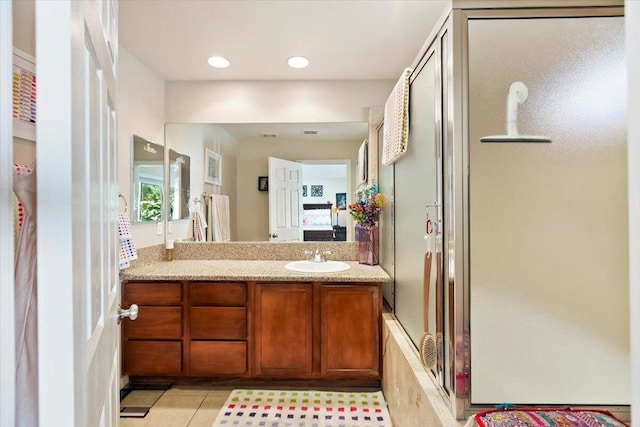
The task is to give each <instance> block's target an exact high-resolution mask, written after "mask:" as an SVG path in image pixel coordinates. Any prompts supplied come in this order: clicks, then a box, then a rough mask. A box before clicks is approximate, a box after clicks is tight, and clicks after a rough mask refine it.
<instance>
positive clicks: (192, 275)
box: [120, 260, 391, 283]
mask: <svg viewBox="0 0 640 427" xmlns="http://www.w3.org/2000/svg"><path fill="white" fill-rule="evenodd" d="M286 262H287V261H239V260H207V261H200V260H177V261H172V262H151V263H146V264H144V265H142V266H139V267H134V268H132V269H131V270H129V271H127V270H123V271H121V273H120V279H121V280H122V281H161V280H166V281H182V280H188V281H211V282H220V281H248V282H325V283H327V282H328V283H358V282H359V283H384V282H390V281H391V277H390V276H389V275H388V274H387V273H386V272H385V271H384V269H382V267H380V266H379V265H375V266H370V265H362V264H359V263H358V262H355V261H347V263H348V264H350V265H351V268H350V269H349V270H346V271H340V272H335V273H302V272H300V273H299V272H293V271H288V270H285V269H284V264H286ZM256 263H259V265H257V264H256ZM174 269H175V270H177V271H176V272H174V271H171V270H174Z"/></svg>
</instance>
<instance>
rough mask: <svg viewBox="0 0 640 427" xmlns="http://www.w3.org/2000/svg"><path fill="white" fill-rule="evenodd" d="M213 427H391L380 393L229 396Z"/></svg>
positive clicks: (262, 392)
mask: <svg viewBox="0 0 640 427" xmlns="http://www.w3.org/2000/svg"><path fill="white" fill-rule="evenodd" d="M213 426H214V427H220V426H224V427H227V426H252V427H255V426H260V427H391V426H392V425H391V418H390V417H389V412H388V410H387V404H386V402H385V400H384V396H383V395H382V392H380V391H378V392H337V391H306V390H305V391H291V390H242V389H236V390H233V391H232V392H231V395H230V396H229V398H228V399H227V401H226V403H225V405H224V407H223V408H222V409H220V412H219V413H218V416H217V417H216V420H215V421H214V423H213Z"/></svg>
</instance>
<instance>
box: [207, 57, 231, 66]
mask: <svg viewBox="0 0 640 427" xmlns="http://www.w3.org/2000/svg"><path fill="white" fill-rule="evenodd" d="M207 62H208V63H209V65H211V66H212V67H216V68H227V67H228V66H229V64H230V62H229V60H228V59H227V58H223V57H222V56H212V57H211V58H209V59H207Z"/></svg>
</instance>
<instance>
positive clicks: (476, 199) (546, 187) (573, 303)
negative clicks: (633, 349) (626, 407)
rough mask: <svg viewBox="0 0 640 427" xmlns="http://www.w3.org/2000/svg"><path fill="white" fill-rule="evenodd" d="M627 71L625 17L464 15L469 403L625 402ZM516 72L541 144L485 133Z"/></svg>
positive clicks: (523, 125) (498, 125)
mask: <svg viewBox="0 0 640 427" xmlns="http://www.w3.org/2000/svg"><path fill="white" fill-rule="evenodd" d="M525 34H527V36H526V37H525V36H519V35H525ZM529 35H531V36H529ZM504 52H509V54H508V55H505V54H504ZM531 52H535V53H536V54H535V55H531ZM624 70H625V47H624V18H623V17H593V18H557V19H498V20H493V19H490V20H486V19H474V20H470V21H469V176H470V178H469V215H470V217H469V230H470V235H469V240H470V249H469V250H470V252H469V263H470V265H469V271H470V273H469V274H470V276H469V280H470V283H469V287H470V324H471V382H472V383H471V402H472V403H487V404H492V403H500V402H505V401H509V402H511V403H528V404H563V405H568V404H600V405H602V404H605V405H621V404H629V402H630V389H629V386H630V382H629V369H630V368H629V366H630V353H629V300H628V297H629V294H628V292H629V277H628V256H627V251H628V246H627V236H628V223H627V155H626V152H627V138H626V123H627V120H626V104H625V95H626V76H625V71H624ZM514 81H521V82H523V83H525V84H526V86H527V87H528V98H527V99H526V101H525V102H524V103H523V104H521V105H520V107H519V111H518V115H517V119H518V129H519V130H520V132H521V133H522V134H527V135H546V136H548V137H550V138H551V142H550V143H544V144H532V143H516V142H508V143H500V144H491V143H482V142H481V138H482V137H483V136H487V135H495V134H501V133H503V132H504V128H505V111H506V110H507V108H506V106H507V94H508V92H509V87H510V85H511V84H512V83H513V82H514ZM633 120H637V118H634V119H633ZM505 319H508V321H507V322H505ZM496 331H499V336H500V341H501V342H509V343H510V346H509V348H508V349H506V351H495V349H496V348H495V340H496ZM542 349H544V350H542ZM549 350H551V351H549ZM496 372H504V373H505V374H508V377H509V381H496V376H495V373H496ZM587 372H588V374H585V373H587ZM549 384H554V385H555V386H554V387H549Z"/></svg>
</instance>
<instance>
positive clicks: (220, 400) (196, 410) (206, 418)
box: [120, 385, 375, 427]
mask: <svg viewBox="0 0 640 427" xmlns="http://www.w3.org/2000/svg"><path fill="white" fill-rule="evenodd" d="M254 388H259V387H254ZM269 388H278V387H269ZM318 389H321V388H318ZM232 390H233V387H214V386H180V385H174V386H172V387H171V388H170V389H169V390H166V391H163V390H133V391H131V392H130V393H129V394H128V395H127V396H126V397H125V398H124V399H122V401H121V402H120V406H121V407H125V406H147V407H148V406H151V409H150V410H149V413H148V414H147V415H146V416H145V417H144V418H120V427H211V425H212V424H213V421H214V420H215V419H216V416H217V415H218V411H220V409H221V408H222V407H223V406H224V403H225V402H226V401H227V398H228V397H229V395H230V394H231V391H232ZM332 390H333V388H332ZM358 390H360V389H350V388H346V389H343V390H341V391H358ZM366 391H375V390H372V389H367V390H366ZM154 402H155V403H154ZM152 405H153V406H152Z"/></svg>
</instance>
